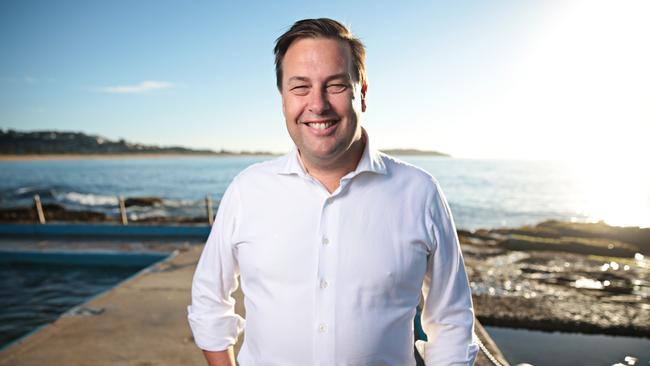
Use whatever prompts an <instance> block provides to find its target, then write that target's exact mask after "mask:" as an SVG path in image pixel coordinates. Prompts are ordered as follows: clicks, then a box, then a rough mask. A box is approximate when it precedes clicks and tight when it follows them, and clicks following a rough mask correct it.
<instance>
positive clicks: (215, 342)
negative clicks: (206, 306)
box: [187, 305, 246, 352]
mask: <svg viewBox="0 0 650 366" xmlns="http://www.w3.org/2000/svg"><path fill="white" fill-rule="evenodd" d="M187 319H188V321H189V324H190V328H191V329H192V334H193V335H194V342H195V343H196V345H197V346H198V347H199V348H200V349H202V350H205V351H211V352H218V351H224V350H226V349H228V347H230V346H232V345H234V344H235V343H237V338H238V337H239V334H241V332H242V331H243V330H244V327H245V325H246V320H244V318H242V317H241V316H239V315H237V314H236V313H234V312H232V313H230V314H215V313H214V312H209V313H207V312H201V311H197V310H196V309H195V308H193V307H192V305H188V307H187Z"/></svg>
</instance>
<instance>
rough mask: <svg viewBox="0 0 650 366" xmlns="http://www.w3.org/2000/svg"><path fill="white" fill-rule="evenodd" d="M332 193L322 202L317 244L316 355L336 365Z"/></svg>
mask: <svg viewBox="0 0 650 366" xmlns="http://www.w3.org/2000/svg"><path fill="white" fill-rule="evenodd" d="M335 202H336V199H335V198H334V197H332V196H329V197H326V198H325V199H324V200H323V201H322V206H321V207H322V211H321V218H320V227H319V235H318V237H317V239H316V240H317V242H316V245H317V246H318V247H317V252H318V269H317V277H316V278H315V280H316V283H315V291H316V302H317V304H316V309H317V310H316V311H317V312H316V314H315V315H316V316H315V319H314V321H315V322H316V343H315V344H316V349H315V351H316V354H317V356H318V359H319V360H320V361H322V364H323V365H333V364H335V360H334V359H333V355H334V343H335V342H334V338H333V337H334V334H333V332H334V327H335V324H334V313H335V309H334V304H335V294H336V291H335V289H334V288H333V287H334V283H333V282H334V281H335V280H336V279H335V278H334V276H335V268H336V267H335V263H334V261H335V258H336V256H335V254H336V253H335V251H334V249H335V248H333V247H332V238H334V237H335V235H336V232H335V230H333V228H332V227H331V224H332V222H331V220H333V219H334V220H335V216H333V211H332V207H333V205H335V204H336V203H335Z"/></svg>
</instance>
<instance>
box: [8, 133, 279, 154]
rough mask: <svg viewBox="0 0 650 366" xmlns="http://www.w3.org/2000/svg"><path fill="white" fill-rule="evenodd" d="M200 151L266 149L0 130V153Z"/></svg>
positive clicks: (172, 152) (203, 152) (152, 152)
mask: <svg viewBox="0 0 650 366" xmlns="http://www.w3.org/2000/svg"><path fill="white" fill-rule="evenodd" d="M143 153H144V154H201V155H236V154H242V155H269V154H270V153H268V152H257V151H256V152H248V151H242V152H233V151H228V150H221V151H213V150H195V149H188V148H185V147H180V146H164V147H163V146H156V145H144V144H139V143H133V142H129V141H125V140H124V139H120V140H117V141H116V140H110V139H108V138H105V137H102V136H98V135H88V134H85V133H83V132H62V131H29V132H23V131H15V130H0V155H46V154H143Z"/></svg>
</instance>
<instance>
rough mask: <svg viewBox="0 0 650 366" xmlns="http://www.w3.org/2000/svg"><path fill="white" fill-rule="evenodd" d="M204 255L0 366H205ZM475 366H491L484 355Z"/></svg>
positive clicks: (104, 304) (87, 308)
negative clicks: (196, 333)
mask: <svg viewBox="0 0 650 366" xmlns="http://www.w3.org/2000/svg"><path fill="white" fill-rule="evenodd" d="M202 249H203V246H202V245H193V246H189V247H184V248H182V249H179V250H178V252H177V254H176V255H174V256H173V257H171V258H170V259H167V260H166V261H164V262H161V263H159V264H157V265H155V266H153V267H152V268H151V269H150V270H147V271H144V272H142V273H140V274H139V275H138V276H135V277H134V278H131V279H130V280H128V281H126V282H124V283H122V284H121V285H120V286H118V287H116V288H114V289H112V290H110V291H108V292H106V293H104V294H102V295H100V296H98V297H96V298H94V299H92V300H91V301H89V302H87V303H85V304H83V305H82V306H81V307H80V308H79V309H80V311H78V312H77V313H79V315H66V316H63V317H61V318H59V319H58V320H57V321H56V322H54V323H52V324H50V325H49V326H46V327H44V328H43V329H41V330H40V331H38V332H36V333H35V334H32V335H31V336H30V337H28V338H26V339H24V340H23V341H22V342H20V343H16V344H14V345H13V346H12V347H10V348H8V349H6V350H4V351H3V352H2V353H0V366H9V365H11V366H28V365H29V366H32V365H33V366H36V365H38V366H43V365H54V366H58V365H66V366H67V365H70V366H76V365H93V366H105V365H106V366H108V365H111V366H121V365H134V366H153V365H174V366H177V365H188V366H192V365H206V363H205V360H204V358H203V355H202V353H201V351H200V350H199V349H198V348H197V347H196V345H195V344H194V341H193V339H192V333H191V331H190V328H189V325H188V323H187V317H186V314H187V311H186V307H187V305H188V304H189V303H190V285H191V282H192V275H193V274H194V269H195V266H196V263H197V261H198V258H199V256H200V254H201V250H202ZM235 298H236V299H237V304H238V308H237V309H236V311H237V313H239V314H242V315H243V314H244V312H243V308H242V304H243V301H242V298H241V293H240V292H239V291H238V292H237V293H236V294H235ZM96 312H99V313H98V314H97V315H83V314H90V313H96ZM477 332H478V333H479V334H480V335H482V337H481V338H483V339H484V343H485V344H486V345H488V347H491V348H492V349H493V350H494V351H496V352H498V350H496V348H495V346H494V344H490V342H489V341H488V342H486V341H485V336H486V333H484V331H483V329H482V327H480V325H479V329H477ZM241 338H242V337H240V340H241ZM238 349H239V344H238V345H237V347H236V351H238ZM501 360H503V358H501ZM476 364H477V365H490V363H488V362H487V359H485V357H484V356H483V355H482V354H481V355H480V357H479V360H478V361H477V363H476Z"/></svg>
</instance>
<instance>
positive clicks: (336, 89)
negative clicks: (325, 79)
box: [327, 84, 348, 94]
mask: <svg viewBox="0 0 650 366" xmlns="http://www.w3.org/2000/svg"><path fill="white" fill-rule="evenodd" d="M347 89H348V85H347V84H330V85H328V86H327V92H328V93H334V94H337V93H342V92H344V91H346V90H347Z"/></svg>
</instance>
